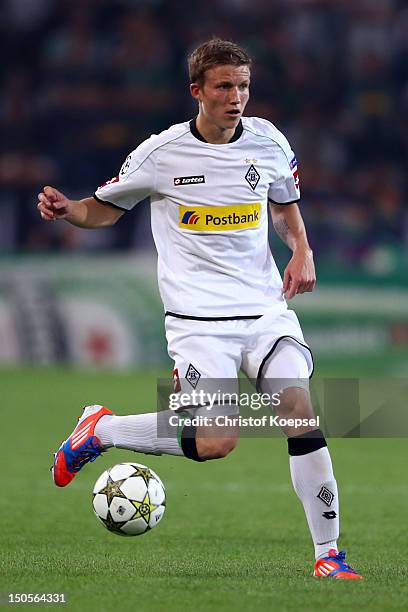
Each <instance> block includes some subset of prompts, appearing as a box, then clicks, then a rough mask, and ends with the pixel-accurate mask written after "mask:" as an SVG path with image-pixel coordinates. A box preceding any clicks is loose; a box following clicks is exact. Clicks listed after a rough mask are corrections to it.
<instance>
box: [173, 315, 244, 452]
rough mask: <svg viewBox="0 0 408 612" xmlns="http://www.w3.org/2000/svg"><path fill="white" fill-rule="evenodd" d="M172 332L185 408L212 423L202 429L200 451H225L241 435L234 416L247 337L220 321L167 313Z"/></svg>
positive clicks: (199, 429) (178, 385)
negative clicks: (185, 318) (181, 316)
mask: <svg viewBox="0 0 408 612" xmlns="http://www.w3.org/2000/svg"><path fill="white" fill-rule="evenodd" d="M166 336H167V341H168V351H169V355H170V357H171V358H172V359H173V360H174V372H173V378H174V382H175V390H176V391H177V392H178V393H179V397H180V398H181V399H182V400H183V404H184V405H183V406H182V408H183V410H184V411H185V412H188V413H189V415H190V416H194V417H199V418H200V419H201V422H203V419H204V420H205V421H207V422H208V423H209V424H208V425H205V424H204V425H199V426H198V427H197V428H196V434H195V438H196V444H197V451H198V453H199V455H200V456H201V457H203V458H217V457H222V456H225V455H226V454H228V453H229V452H230V451H231V450H232V449H233V448H234V447H235V445H236V443H237V439H238V428H237V426H236V425H235V424H233V420H232V419H233V417H234V416H237V415H238V412H239V408H238V392H239V387H238V378H237V376H238V371H239V368H240V365H241V352H242V339H241V338H240V337H239V334H237V336H236V337H235V336H234V335H233V334H231V329H229V327H228V325H227V324H224V325H223V324H220V322H218V321H217V322H208V321H191V320H180V319H177V318H172V319H170V320H168V319H167V318H166ZM205 421H204V422H205Z"/></svg>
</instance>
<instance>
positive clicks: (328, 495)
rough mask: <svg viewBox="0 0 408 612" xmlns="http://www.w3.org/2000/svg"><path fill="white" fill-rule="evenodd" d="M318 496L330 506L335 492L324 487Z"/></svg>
mask: <svg viewBox="0 0 408 612" xmlns="http://www.w3.org/2000/svg"><path fill="white" fill-rule="evenodd" d="M316 497H318V498H319V499H321V500H322V502H323V503H324V504H326V506H329V507H330V506H331V505H332V502H333V499H334V494H333V493H332V492H331V491H329V489H327V488H326V487H322V488H321V489H320V491H319V493H318V494H317V496H316Z"/></svg>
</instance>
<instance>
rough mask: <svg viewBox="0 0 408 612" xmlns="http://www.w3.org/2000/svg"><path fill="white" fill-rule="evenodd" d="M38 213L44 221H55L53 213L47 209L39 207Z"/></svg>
mask: <svg viewBox="0 0 408 612" xmlns="http://www.w3.org/2000/svg"><path fill="white" fill-rule="evenodd" d="M40 215H41V218H42V219H44V221H55V215H54V214H53V213H52V212H51V211H49V210H47V209H40Z"/></svg>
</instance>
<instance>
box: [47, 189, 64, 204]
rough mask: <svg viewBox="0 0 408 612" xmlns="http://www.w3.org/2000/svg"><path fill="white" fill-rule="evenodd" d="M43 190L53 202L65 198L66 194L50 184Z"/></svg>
mask: <svg viewBox="0 0 408 612" xmlns="http://www.w3.org/2000/svg"><path fill="white" fill-rule="evenodd" d="M43 191H44V193H45V195H46V196H47V197H48V198H49V199H50V200H51V201H52V202H55V201H56V200H61V199H62V198H64V195H63V194H62V193H61V192H60V191H58V189H55V187H51V186H50V185H46V186H45V187H44V189H43Z"/></svg>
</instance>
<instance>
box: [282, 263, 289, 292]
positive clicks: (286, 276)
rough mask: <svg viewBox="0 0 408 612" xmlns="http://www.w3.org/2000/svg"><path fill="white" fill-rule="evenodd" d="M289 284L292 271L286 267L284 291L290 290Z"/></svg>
mask: <svg viewBox="0 0 408 612" xmlns="http://www.w3.org/2000/svg"><path fill="white" fill-rule="evenodd" d="M289 286H290V272H289V271H288V269H287V268H286V270H285V272H284V273H283V287H282V293H286V292H287V291H288V290H289Z"/></svg>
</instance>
